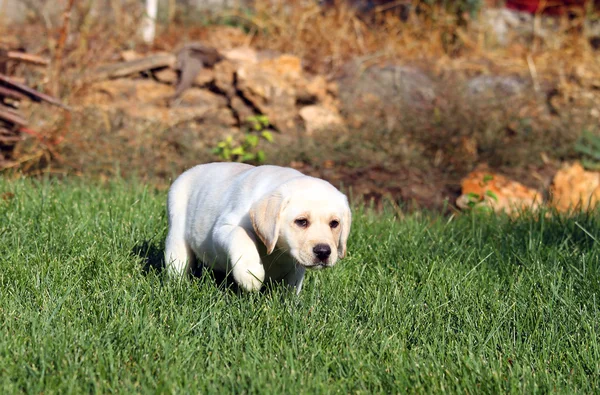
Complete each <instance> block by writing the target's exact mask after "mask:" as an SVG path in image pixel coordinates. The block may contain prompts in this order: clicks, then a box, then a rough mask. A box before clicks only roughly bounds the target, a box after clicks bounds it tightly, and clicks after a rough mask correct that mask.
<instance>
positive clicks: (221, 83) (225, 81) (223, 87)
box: [214, 60, 238, 98]
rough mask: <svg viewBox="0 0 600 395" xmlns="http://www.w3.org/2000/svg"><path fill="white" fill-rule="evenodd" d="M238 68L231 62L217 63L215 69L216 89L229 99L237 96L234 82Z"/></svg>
mask: <svg viewBox="0 0 600 395" xmlns="http://www.w3.org/2000/svg"><path fill="white" fill-rule="evenodd" d="M237 68H238V66H237V65H236V64H235V63H233V62H231V61H229V60H224V61H222V62H220V63H217V64H216V65H215V68H214V85H215V88H217V89H218V90H219V91H220V92H223V94H225V96H227V97H229V98H231V97H233V96H235V95H236V88H235V85H234V82H235V73H236V70H237Z"/></svg>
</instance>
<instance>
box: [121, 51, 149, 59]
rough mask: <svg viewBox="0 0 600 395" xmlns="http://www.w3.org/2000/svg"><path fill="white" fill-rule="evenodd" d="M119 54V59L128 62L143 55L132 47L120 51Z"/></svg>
mask: <svg viewBox="0 0 600 395" xmlns="http://www.w3.org/2000/svg"><path fill="white" fill-rule="evenodd" d="M119 56H120V57H121V60H123V61H124V62H129V61H132V60H136V59H141V58H143V57H144V55H142V54H140V53H139V52H136V51H134V50H132V49H128V50H125V51H121V53H120V54H119Z"/></svg>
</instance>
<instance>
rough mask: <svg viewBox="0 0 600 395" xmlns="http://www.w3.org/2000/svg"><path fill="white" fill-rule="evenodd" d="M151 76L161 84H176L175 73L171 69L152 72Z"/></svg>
mask: <svg viewBox="0 0 600 395" xmlns="http://www.w3.org/2000/svg"><path fill="white" fill-rule="evenodd" d="M152 75H153V76H154V78H156V80H157V81H159V82H162V83H163V84H169V85H175V84H176V83H177V72H176V71H175V70H173V69H171V68H164V69H160V70H154V71H153V72H152Z"/></svg>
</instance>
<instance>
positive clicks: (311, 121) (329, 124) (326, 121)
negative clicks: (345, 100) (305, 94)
mask: <svg viewBox="0 0 600 395" xmlns="http://www.w3.org/2000/svg"><path fill="white" fill-rule="evenodd" d="M300 117H301V118H302V120H303V121H304V126H305V130H306V133H307V134H308V135H309V136H310V135H312V134H313V133H314V132H317V131H319V130H326V129H332V128H337V129H339V128H342V127H343V126H344V121H343V120H342V117H341V116H340V114H339V113H337V112H335V111H332V110H330V109H328V108H326V107H324V106H321V105H312V106H305V107H302V108H301V109H300Z"/></svg>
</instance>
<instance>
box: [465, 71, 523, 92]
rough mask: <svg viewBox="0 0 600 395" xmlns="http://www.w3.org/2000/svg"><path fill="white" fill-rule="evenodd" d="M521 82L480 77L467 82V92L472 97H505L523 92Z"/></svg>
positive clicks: (513, 79)
mask: <svg viewBox="0 0 600 395" xmlns="http://www.w3.org/2000/svg"><path fill="white" fill-rule="evenodd" d="M525 87H526V84H525V82H523V80H521V79H519V78H517V77H511V76H498V75H480V76H477V77H475V78H472V79H471V80H469V81H468V82H467V92H468V93H469V94H470V95H473V96H480V95H486V96H492V97H498V96H500V97H505V96H507V95H508V96H512V95H518V94H520V93H522V92H523V90H524V89H525Z"/></svg>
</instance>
